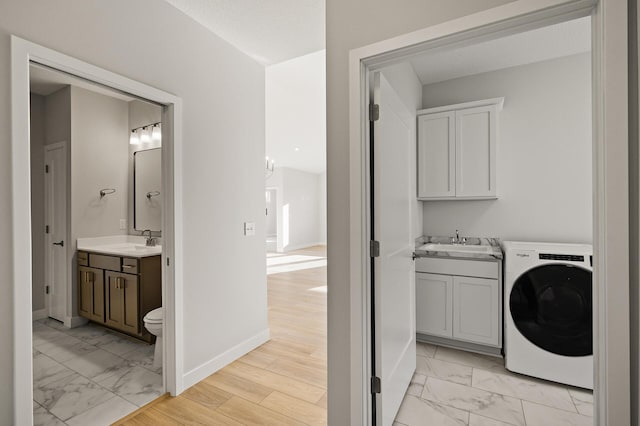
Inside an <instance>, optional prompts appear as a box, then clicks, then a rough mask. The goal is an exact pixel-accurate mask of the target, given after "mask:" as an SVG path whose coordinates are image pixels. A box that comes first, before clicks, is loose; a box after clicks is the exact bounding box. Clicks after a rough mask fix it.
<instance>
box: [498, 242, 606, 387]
mask: <svg viewBox="0 0 640 426" xmlns="http://www.w3.org/2000/svg"><path fill="white" fill-rule="evenodd" d="M504 253H505V279H504V286H505V288H504V290H505V291H504V323H505V324H504V325H505V326H504V352H505V366H506V367H507V369H508V370H510V371H513V372H516V373H522V374H526V375H529V376H533V377H539V378H541V379H546V380H551V381H554V382H558V383H565V384H568V385H573V386H578V387H581V388H588V389H593V304H592V262H593V261H592V259H593V258H592V253H593V252H592V248H591V246H590V245H578V244H552V243H528V242H515V241H505V242H504Z"/></svg>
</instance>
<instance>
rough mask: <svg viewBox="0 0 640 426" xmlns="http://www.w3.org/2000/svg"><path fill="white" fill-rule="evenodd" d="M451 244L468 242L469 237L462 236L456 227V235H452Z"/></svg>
mask: <svg viewBox="0 0 640 426" xmlns="http://www.w3.org/2000/svg"><path fill="white" fill-rule="evenodd" d="M451 244H467V237H462V238H460V231H458V230H457V229H456V236H455V237H451Z"/></svg>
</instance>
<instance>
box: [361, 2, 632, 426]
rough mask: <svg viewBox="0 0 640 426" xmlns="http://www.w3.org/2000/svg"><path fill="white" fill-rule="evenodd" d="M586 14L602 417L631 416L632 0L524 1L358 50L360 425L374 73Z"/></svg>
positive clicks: (598, 415)
mask: <svg viewBox="0 0 640 426" xmlns="http://www.w3.org/2000/svg"><path fill="white" fill-rule="evenodd" d="M585 16H591V17H592V87H593V107H592V108H593V172H594V173H593V175H594V177H593V190H594V198H593V215H594V219H593V249H594V260H595V264H594V274H593V277H594V346H595V350H594V364H595V366H594V370H595V372H594V374H595V380H594V382H595V388H594V396H595V398H596V400H595V403H594V409H595V412H594V422H595V424H598V425H623V424H629V423H630V420H631V419H630V407H631V405H630V402H631V401H630V385H631V382H630V355H629V351H630V343H629V329H630V328H629V327H630V322H629V311H630V310H629V213H628V212H629V194H628V187H629V168H628V130H627V129H628V80H627V77H628V74H627V67H628V63H627V62H628V61H627V59H628V58H627V56H628V54H627V28H626V24H627V2H626V1H624V0H600V1H597V0H518V1H514V2H512V3H508V4H506V5H503V6H499V7H496V8H493V9H489V10H485V11H482V12H478V13H475V14H472V15H468V16H465V17H462V18H458V19H455V20H452V21H448V22H444V23H442V24H438V25H434V26H432V27H428V28H425V29H422V30H418V31H415V32H411V33H408V34H404V35H400V36H397V37H394V38H391V39H388V40H383V41H380V42H377V43H374V44H371V45H368V46H364V47H361V48H357V49H354V50H351V51H350V52H349V166H350V172H349V173H350V174H349V181H350V187H349V190H350V193H351V197H350V204H349V208H350V213H349V214H350V216H349V224H350V243H349V254H350V259H351V261H350V263H351V268H350V294H351V298H350V319H351V321H350V332H351V341H352V342H354V344H353V345H351V347H350V349H349V351H350V353H349V356H350V365H351V366H352V369H353V370H352V371H351V376H350V377H351V388H350V397H351V398H350V414H351V419H352V424H370V423H371V418H370V415H371V393H370V390H369V379H370V376H369V372H370V371H371V370H370V365H369V360H370V350H369V345H370V338H371V336H370V327H369V322H368V321H369V317H370V291H369V289H370V287H369V286H370V279H371V277H370V275H369V270H370V261H371V259H370V258H369V249H368V246H369V240H370V234H369V229H370V212H369V210H368V206H369V200H368V197H369V195H368V194H369V181H368V179H369V178H368V176H369V163H368V143H367V141H368V140H369V126H368V124H369V123H368V105H369V100H370V99H369V75H370V73H371V72H373V71H374V70H376V69H379V68H381V67H383V66H386V65H390V64H392V63H394V62H397V61H401V60H402V59H406V58H407V57H409V56H411V55H414V54H417V53H420V52H423V51H425V50H427V49H431V48H437V47H441V46H444V45H454V44H464V43H468V42H469V41H471V40H473V41H480V40H486V39H490V38H495V37H499V36H504V35H508V34H512V33H516V32H520V31H526V30H530V29H534V28H539V27H543V26H547V25H551V24H554V23H559V22H563V21H567V20H570V19H576V18H580V17H585ZM605 58H606V60H605ZM605 140H606V141H607V143H606V144H605V143H604V141H605ZM604 283H608V285H606V286H605V285H604ZM616 284H617V285H616Z"/></svg>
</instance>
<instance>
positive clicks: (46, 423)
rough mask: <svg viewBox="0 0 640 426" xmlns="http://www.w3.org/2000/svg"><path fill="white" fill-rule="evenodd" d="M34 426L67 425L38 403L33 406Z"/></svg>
mask: <svg viewBox="0 0 640 426" xmlns="http://www.w3.org/2000/svg"><path fill="white" fill-rule="evenodd" d="M33 426H65V423H64V422H63V421H62V420H60V419H59V418H57V417H56V416H54V415H53V414H51V413H50V412H48V411H47V409H46V408H44V407H42V406H41V405H40V404H37V403H36V405H34V407H33Z"/></svg>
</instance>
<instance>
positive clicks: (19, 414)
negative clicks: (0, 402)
mask: <svg viewBox="0 0 640 426" xmlns="http://www.w3.org/2000/svg"><path fill="white" fill-rule="evenodd" d="M32 61H33V62H37V63H39V64H43V65H46V66H48V67H50V68H53V69H55V70H58V71H61V72H64V73H68V74H72V75H75V76H77V77H80V78H83V79H86V80H90V81H92V82H95V83H97V84H99V85H103V86H107V87H109V88H112V89H114V90H116V91H121V92H125V93H127V94H130V95H133V96H135V97H139V98H143V99H146V100H149V101H152V102H154V103H156V104H158V105H160V106H162V123H163V135H162V136H163V143H162V167H163V174H162V185H163V191H164V192H165V194H166V197H164V203H163V218H162V224H163V251H162V264H163V265H165V266H164V268H165V269H164V271H163V273H162V300H163V305H164V308H165V316H164V323H163V335H164V336H165V338H164V349H163V364H164V365H163V373H164V374H163V384H164V388H165V390H166V391H168V392H170V393H171V394H172V395H178V394H179V393H181V392H182V391H183V390H184V383H183V376H184V373H183V359H184V354H183V344H182V342H183V333H184V332H183V330H184V322H183V279H182V277H183V260H182V259H183V255H182V253H183V243H182V241H183V231H182V223H183V209H182V192H181V188H182V176H183V174H182V99H181V98H179V97H177V96H175V95H172V94H170V93H168V92H165V91H162V90H159V89H156V88H154V87H151V86H148V85H146V84H143V83H140V82H138V81H134V80H131V79H129V78H127V77H124V76H122V75H119V74H115V73H113V72H110V71H107V70H105V69H103V68H99V67H97V66H94V65H92V64H89V63H87V62H83V61H81V60H78V59H76V58H73V57H71V56H68V55H65V54H62V53H59V52H57V51H55V50H52V49H49V48H46V47H44V46H41V45H38V44H35V43H32V42H30V41H27V40H24V39H21V38H19V37H17V36H15V35H11V164H12V171H11V177H12V207H13V210H12V216H13V217H12V224H13V234H12V240H13V241H12V244H13V302H14V310H13V336H14V338H13V349H14V352H13V354H14V356H13V371H14V373H13V395H14V402H13V404H14V407H13V408H14V423H15V424H25V425H26V424H32V423H33V359H32V358H33V356H32V343H33V342H32V327H31V279H32V277H31V263H32V258H31V190H30V168H31V165H30V152H29V145H30V143H29V138H30V134H29V132H30V131H29V121H30V118H29V65H30V63H31V62H32ZM68 309H69V307H67V310H68Z"/></svg>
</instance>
